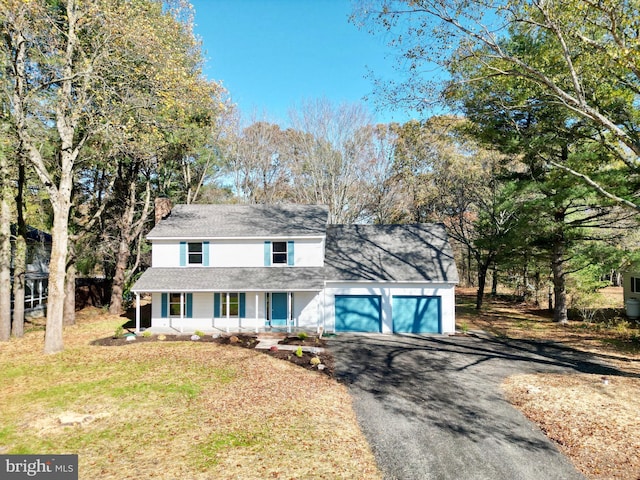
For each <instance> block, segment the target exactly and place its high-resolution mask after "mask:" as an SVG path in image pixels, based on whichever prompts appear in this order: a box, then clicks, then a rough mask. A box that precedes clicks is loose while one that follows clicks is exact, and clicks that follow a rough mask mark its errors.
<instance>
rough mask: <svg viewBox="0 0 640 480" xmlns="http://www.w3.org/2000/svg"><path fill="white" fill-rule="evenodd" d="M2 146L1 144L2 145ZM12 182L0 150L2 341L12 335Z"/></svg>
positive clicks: (3, 154)
mask: <svg viewBox="0 0 640 480" xmlns="http://www.w3.org/2000/svg"><path fill="white" fill-rule="evenodd" d="M0 148H1V146H0ZM10 199H11V183H10V179H9V165H8V162H7V157H6V156H5V153H4V151H0V341H3V342H6V341H8V340H9V337H10V336H11V209H10V208H9V202H10Z"/></svg>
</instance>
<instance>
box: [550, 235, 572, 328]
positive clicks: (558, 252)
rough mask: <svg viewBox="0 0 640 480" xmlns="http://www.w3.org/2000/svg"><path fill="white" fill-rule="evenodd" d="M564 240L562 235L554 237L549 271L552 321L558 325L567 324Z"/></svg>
mask: <svg viewBox="0 0 640 480" xmlns="http://www.w3.org/2000/svg"><path fill="white" fill-rule="evenodd" d="M564 247H565V245H564V238H563V236H562V234H559V235H556V238H555V239H554V244H553V252H552V257H551V271H552V273H553V297H554V303H555V305H554V308H553V320H554V321H555V322H558V323H563V324H564V323H567V322H568V321H569V318H568V316H567V289H566V273H565V271H564V249H565V248H564Z"/></svg>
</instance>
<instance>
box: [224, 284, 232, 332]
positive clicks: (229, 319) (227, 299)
mask: <svg viewBox="0 0 640 480" xmlns="http://www.w3.org/2000/svg"><path fill="white" fill-rule="evenodd" d="M225 295H226V296H225V300H224V301H225V305H226V306H227V333H229V322H230V321H231V309H230V308H229V306H230V305H229V292H227V293H226V294H225Z"/></svg>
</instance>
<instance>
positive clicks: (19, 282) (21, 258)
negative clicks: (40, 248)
mask: <svg viewBox="0 0 640 480" xmlns="http://www.w3.org/2000/svg"><path fill="white" fill-rule="evenodd" d="M19 230H20V227H18V234H17V235H16V241H15V250H14V256H13V313H12V317H13V323H12V325H11V333H12V335H13V336H14V337H17V338H20V337H22V336H23V335H24V282H25V274H26V268H25V267H26V265H27V240H26V239H25V237H24V236H23V235H22V234H21V233H20V232H19Z"/></svg>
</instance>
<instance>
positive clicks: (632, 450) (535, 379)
mask: <svg viewBox="0 0 640 480" xmlns="http://www.w3.org/2000/svg"><path fill="white" fill-rule="evenodd" d="M471 293H472V292H468V291H467V292H463V294H462V295H459V296H458V306H457V310H456V317H457V322H458V325H459V326H460V325H461V324H462V323H464V324H465V325H466V326H467V327H468V328H469V329H470V330H474V329H477V330H484V331H486V332H490V333H492V334H494V335H497V336H500V337H504V338H513V339H524V340H541V341H553V342H559V343H562V344H563V345H566V346H568V347H571V348H574V349H576V350H580V351H584V352H589V353H591V354H593V355H595V356H597V357H599V358H600V359H602V360H605V361H606V362H607V363H609V364H610V365H612V366H613V367H615V368H617V369H618V370H619V371H620V375H616V376H609V377H607V378H606V382H607V383H606V384H605V381H604V380H603V377H602V376H600V375H589V374H572V375H553V374H539V375H518V376H515V377H511V378H509V379H507V380H506V381H505V382H504V384H503V386H504V390H505V392H506V395H507V397H508V399H509V400H510V401H511V402H512V403H513V404H514V405H515V406H516V407H517V408H518V409H520V410H521V411H522V412H523V413H524V414H525V415H526V416H527V417H528V418H529V419H531V420H532V421H533V422H535V423H536V424H537V425H538V426H539V427H540V428H541V429H542V430H543V431H544V432H545V433H546V435H547V436H548V437H549V438H550V439H552V440H553V441H554V442H555V443H556V444H557V445H558V447H559V448H560V449H561V450H562V451H563V452H564V453H565V454H566V455H567V456H568V457H569V458H570V459H571V461H572V462H573V463H574V464H575V465H576V467H577V468H578V469H579V470H580V471H581V472H582V473H583V474H584V475H586V476H587V477H588V478H591V479H638V478H640V460H639V459H640V437H639V436H638V431H640V414H639V413H638V412H640V341H639V338H640V332H639V331H638V326H637V324H636V325H634V324H631V323H629V322H626V321H625V320H624V319H621V320H620V321H609V322H600V323H585V322H578V321H570V322H569V323H568V324H567V325H559V324H557V323H555V322H553V320H552V319H551V316H550V314H548V313H547V312H545V311H541V310H535V309H532V308H531V307H530V306H529V305H526V304H514V303H509V302H506V301H500V300H495V301H487V302H486V303H485V306H484V308H483V311H482V312H477V311H475V309H474V308H473V305H474V297H473V295H472V294H471ZM620 295H621V294H620V292H619V289H617V290H616V289H608V290H607V291H606V296H604V297H603V303H602V307H603V308H610V307H611V306H612V305H616V304H617V302H618V301H620V302H621V299H620V298H619V297H620Z"/></svg>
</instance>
